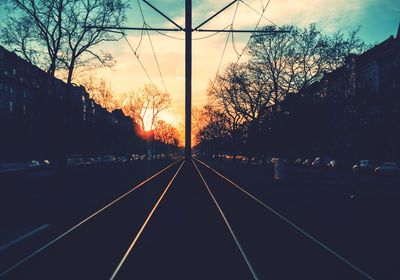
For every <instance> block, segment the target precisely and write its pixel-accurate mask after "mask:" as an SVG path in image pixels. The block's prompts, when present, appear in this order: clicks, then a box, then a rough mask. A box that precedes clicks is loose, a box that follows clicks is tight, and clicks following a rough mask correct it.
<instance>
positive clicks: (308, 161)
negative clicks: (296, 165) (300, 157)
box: [301, 158, 311, 166]
mask: <svg viewBox="0 0 400 280" xmlns="http://www.w3.org/2000/svg"><path fill="white" fill-rule="evenodd" d="M301 165H303V166H309V165H311V159H309V158H307V159H305V160H304V161H303V163H302V164H301Z"/></svg>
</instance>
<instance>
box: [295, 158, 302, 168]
mask: <svg viewBox="0 0 400 280" xmlns="http://www.w3.org/2000/svg"><path fill="white" fill-rule="evenodd" d="M302 162H303V161H302V159H301V158H298V159H296V160H295V161H293V164H294V165H297V166H299V165H301V163H302Z"/></svg>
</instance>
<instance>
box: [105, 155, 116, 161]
mask: <svg viewBox="0 0 400 280" xmlns="http://www.w3.org/2000/svg"><path fill="white" fill-rule="evenodd" d="M116 160H117V159H116V158H115V156H113V155H106V156H103V162H116Z"/></svg>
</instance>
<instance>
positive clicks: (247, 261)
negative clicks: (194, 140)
mask: <svg viewBox="0 0 400 280" xmlns="http://www.w3.org/2000/svg"><path fill="white" fill-rule="evenodd" d="M192 162H193V165H194V167H196V170H197V172H198V173H199V175H200V178H201V180H202V181H203V183H204V185H205V186H206V188H207V191H208V193H209V194H210V196H211V198H212V200H213V201H214V204H215V206H216V207H217V209H218V211H219V213H220V214H221V216H222V218H223V219H224V221H225V224H226V226H227V227H228V229H229V232H230V233H231V235H232V237H233V239H234V240H235V243H236V245H237V246H238V248H239V250H240V253H241V254H242V256H243V258H244V260H245V261H246V263H247V266H248V267H249V269H250V271H251V274H252V275H253V278H254V279H255V280H258V276H257V274H256V272H255V270H254V268H253V266H252V265H251V263H250V260H249V259H248V257H247V255H246V253H245V252H244V250H243V248H242V246H241V245H240V243H239V240H238V239H237V237H236V235H235V233H234V231H233V229H232V227H231V225H230V224H229V222H228V219H227V218H226V216H225V214H224V212H223V211H222V208H221V206H220V205H219V204H218V201H217V199H216V198H215V197H214V195H213V193H212V192H211V189H210V187H209V186H208V184H207V182H206V180H205V179H204V177H203V175H202V174H201V172H200V170H199V168H198V167H197V165H196V163H195V162H194V161H193V160H192Z"/></svg>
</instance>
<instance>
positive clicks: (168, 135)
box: [154, 120, 179, 146]
mask: <svg viewBox="0 0 400 280" xmlns="http://www.w3.org/2000/svg"><path fill="white" fill-rule="evenodd" d="M154 138H155V140H159V141H161V142H162V143H164V144H166V145H174V146H178V143H179V132H178V130H177V129H176V128H175V127H174V126H172V125H171V124H169V123H168V122H166V121H164V120H158V121H157V123H156V124H155V128H154Z"/></svg>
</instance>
